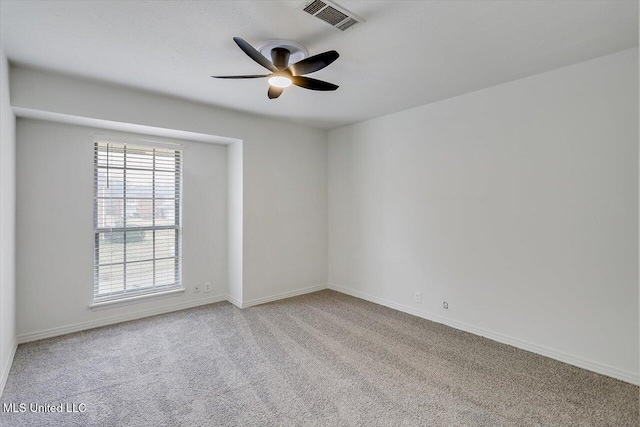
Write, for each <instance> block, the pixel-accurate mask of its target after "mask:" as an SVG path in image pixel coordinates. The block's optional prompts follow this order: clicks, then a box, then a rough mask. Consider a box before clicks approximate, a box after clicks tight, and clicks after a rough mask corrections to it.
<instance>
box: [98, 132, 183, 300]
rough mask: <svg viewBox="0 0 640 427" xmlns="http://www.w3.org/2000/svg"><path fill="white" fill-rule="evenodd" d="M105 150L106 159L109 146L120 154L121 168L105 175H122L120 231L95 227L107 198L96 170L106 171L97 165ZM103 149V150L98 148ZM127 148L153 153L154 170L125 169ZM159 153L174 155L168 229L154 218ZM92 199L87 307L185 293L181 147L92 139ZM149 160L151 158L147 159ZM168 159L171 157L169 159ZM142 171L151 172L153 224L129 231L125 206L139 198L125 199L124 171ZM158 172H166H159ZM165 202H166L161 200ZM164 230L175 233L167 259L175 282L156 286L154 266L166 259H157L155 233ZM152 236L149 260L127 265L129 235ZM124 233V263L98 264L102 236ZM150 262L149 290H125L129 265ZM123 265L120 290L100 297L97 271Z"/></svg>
mask: <svg viewBox="0 0 640 427" xmlns="http://www.w3.org/2000/svg"><path fill="white" fill-rule="evenodd" d="M105 145H106V146H107V157H108V156H109V148H108V147H109V146H110V145H113V146H116V147H118V149H120V150H122V153H123V164H122V166H120V167H109V166H107V167H106V169H107V171H109V170H115V169H118V170H122V175H123V188H122V205H123V225H122V226H119V227H99V226H98V219H99V218H98V216H99V214H98V210H99V201H100V200H107V199H108V198H106V197H104V196H103V197H101V196H100V195H99V170H101V169H105V167H104V165H100V162H99V153H100V152H103V153H104V151H105V149H104V146H105ZM101 147H102V148H101ZM127 147H130V148H131V149H132V150H134V151H138V153H136V154H137V155H140V154H139V152H140V151H141V150H143V151H152V152H153V166H152V168H151V169H144V168H133V167H129V168H128V167H127V163H126V160H127ZM158 150H161V151H162V152H164V153H168V152H171V151H173V155H174V162H175V163H174V164H173V171H174V173H175V181H174V184H173V187H174V189H175V193H174V197H173V199H174V210H173V213H174V223H173V224H171V225H166V224H165V225H156V224H155V221H156V218H155V215H156V202H157V200H158V197H157V196H156V180H155V179H156V172H158V168H157V167H156V151H158ZM93 153H94V165H93V172H94V188H93V190H94V197H93V209H94V210H93V235H94V237H93V241H94V244H93V246H94V248H93V249H94V256H93V286H92V303H91V304H90V307H92V308H94V307H100V306H103V305H110V304H115V303H121V302H127V301H136V300H139V299H146V298H150V297H158V296H165V295H169V294H175V293H182V292H184V290H185V289H184V286H183V283H182V219H183V215H182V206H183V199H184V194H183V183H184V147H183V146H182V145H181V144H175V143H163V142H160V143H159V142H156V141H148V140H139V139H125V138H114V137H107V138H104V137H99V136H97V135H96V136H95V138H94V150H93ZM149 157H151V155H150V156H149ZM169 157H170V156H169ZM143 169H144V170H145V171H147V170H148V171H151V172H152V177H153V178H152V197H151V199H150V200H151V202H152V215H153V224H152V225H147V226H137V227H130V226H129V227H128V226H127V203H128V201H129V200H136V199H141V198H140V197H135V196H134V197H130V198H129V199H128V198H127V180H126V172H127V170H138V171H140V170H143ZM160 171H161V172H167V171H162V170H160ZM163 200H166V199H163ZM166 230H175V238H174V239H175V243H174V244H175V249H174V256H173V257H168V258H166V259H172V258H173V259H175V265H174V269H173V272H174V279H175V280H174V282H173V283H171V284H164V285H157V284H156V278H155V275H156V274H155V262H156V261H158V260H164V259H165V258H156V232H157V231H166ZM132 231H133V232H138V233H139V232H149V231H150V232H151V233H152V235H153V243H152V248H153V249H152V253H153V255H152V258H150V259H143V260H135V261H129V262H127V260H126V246H127V244H128V243H129V242H127V235H126V233H128V232H132ZM114 232H115V233H120V232H122V233H123V242H122V243H123V250H124V252H123V260H122V262H115V263H111V264H109V263H103V264H100V239H101V236H103V235H106V234H107V233H114ZM150 261H153V263H154V269H153V279H152V284H150V285H149V286H144V287H138V288H136V289H135V290H133V289H126V282H127V272H126V268H127V265H128V264H132V263H140V262H150ZM116 264H122V266H123V288H124V289H122V290H113V291H110V292H104V293H102V294H100V293H99V286H100V282H99V280H100V279H99V267H100V266H105V265H116Z"/></svg>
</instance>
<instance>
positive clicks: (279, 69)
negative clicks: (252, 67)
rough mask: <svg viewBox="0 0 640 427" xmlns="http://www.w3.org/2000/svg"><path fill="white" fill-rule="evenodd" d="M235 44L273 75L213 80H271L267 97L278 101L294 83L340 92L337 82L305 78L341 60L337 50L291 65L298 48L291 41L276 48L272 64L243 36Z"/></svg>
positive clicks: (300, 85) (273, 49)
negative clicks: (291, 59) (306, 75)
mask: <svg viewBox="0 0 640 427" xmlns="http://www.w3.org/2000/svg"><path fill="white" fill-rule="evenodd" d="M233 41H235V42H236V44H237V45H238V46H239V47H240V49H242V51H243V52H244V53H246V54H247V55H248V56H249V57H250V58H251V59H253V60H254V61H256V62H257V63H258V64H260V65H262V66H263V67H264V68H266V69H267V70H269V71H271V74H252V75H245V76H211V77H213V78H216V79H259V78H265V77H268V78H269V91H268V92H267V96H269V99H275V98H277V97H279V96H280V95H281V94H282V92H283V91H284V89H285V88H287V87H289V86H291V85H292V84H294V85H296V86H299V87H302V88H305V89H311V90H321V91H331V90H336V89H338V86H337V85H334V84H333V83H329V82H324V81H322V80H317V79H312V78H311V77H304V76H303V74H309V73H313V72H316V71H319V70H322V69H323V68H324V67H326V66H328V65H329V64H331V63H332V62H333V61H335V60H336V59H338V56H340V55H339V54H338V52H336V51H335V50H330V51H327V52H324V53H319V54H317V55H314V56H310V57H308V58H305V59H302V60H301V61H298V62H296V63H294V64H291V65H289V59H290V57H291V53H292V52H291V46H295V45H297V43H293V42H289V43H284V44H283V45H284V46H276V47H273V48H272V49H271V61H269V60H268V59H267V58H266V57H265V56H264V55H262V54H261V53H260V52H259V51H258V50H256V49H255V48H254V47H253V46H251V45H250V44H249V43H247V42H246V41H245V40H243V39H241V38H240V37H234V38H233ZM297 46H300V45H297ZM300 47H301V46H300ZM302 49H304V48H302ZM305 53H306V50H305Z"/></svg>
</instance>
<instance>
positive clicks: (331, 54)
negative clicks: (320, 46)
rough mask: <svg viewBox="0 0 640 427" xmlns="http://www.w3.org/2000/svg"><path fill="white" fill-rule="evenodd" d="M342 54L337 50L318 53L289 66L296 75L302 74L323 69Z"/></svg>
mask: <svg viewBox="0 0 640 427" xmlns="http://www.w3.org/2000/svg"><path fill="white" fill-rule="evenodd" d="M339 56H340V55H339V54H338V52H336V51H335V50H330V51H328V52H324V53H319V54H317V55H313V56H310V57H308V58H305V59H303V60H302V61H298V62H296V63H295V64H292V65H290V66H289V68H287V70H289V71H290V72H291V74H292V75H294V76H300V75H302V74H309V73H313V72H316V71H318V70H322V69H323V68H324V67H326V66H327V65H329V64H331V63H332V62H333V61H335V60H336V59H338V57H339Z"/></svg>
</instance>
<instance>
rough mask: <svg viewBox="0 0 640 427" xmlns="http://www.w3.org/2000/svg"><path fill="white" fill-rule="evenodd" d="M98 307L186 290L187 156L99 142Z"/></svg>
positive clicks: (96, 168) (96, 169)
mask: <svg viewBox="0 0 640 427" xmlns="http://www.w3.org/2000/svg"><path fill="white" fill-rule="evenodd" d="M94 182H95V183H94V185H95V201H94V242H95V261H94V281H93V297H94V302H101V301H108V300H115V299H120V298H125V297H126V298H128V297H131V296H137V295H142V294H147V293H156V292H163V291H167V290H172V289H176V288H181V234H182V230H181V221H182V215H181V212H182V209H181V207H182V197H181V196H182V195H181V189H182V151H181V150H176V149H166V148H157V147H144V146H138V145H131V144H128V143H115V142H102V141H98V142H96V143H95V156H94Z"/></svg>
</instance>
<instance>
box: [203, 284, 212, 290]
mask: <svg viewBox="0 0 640 427" xmlns="http://www.w3.org/2000/svg"><path fill="white" fill-rule="evenodd" d="M204 291H205V292H211V283H209V282H205V283H204Z"/></svg>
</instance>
